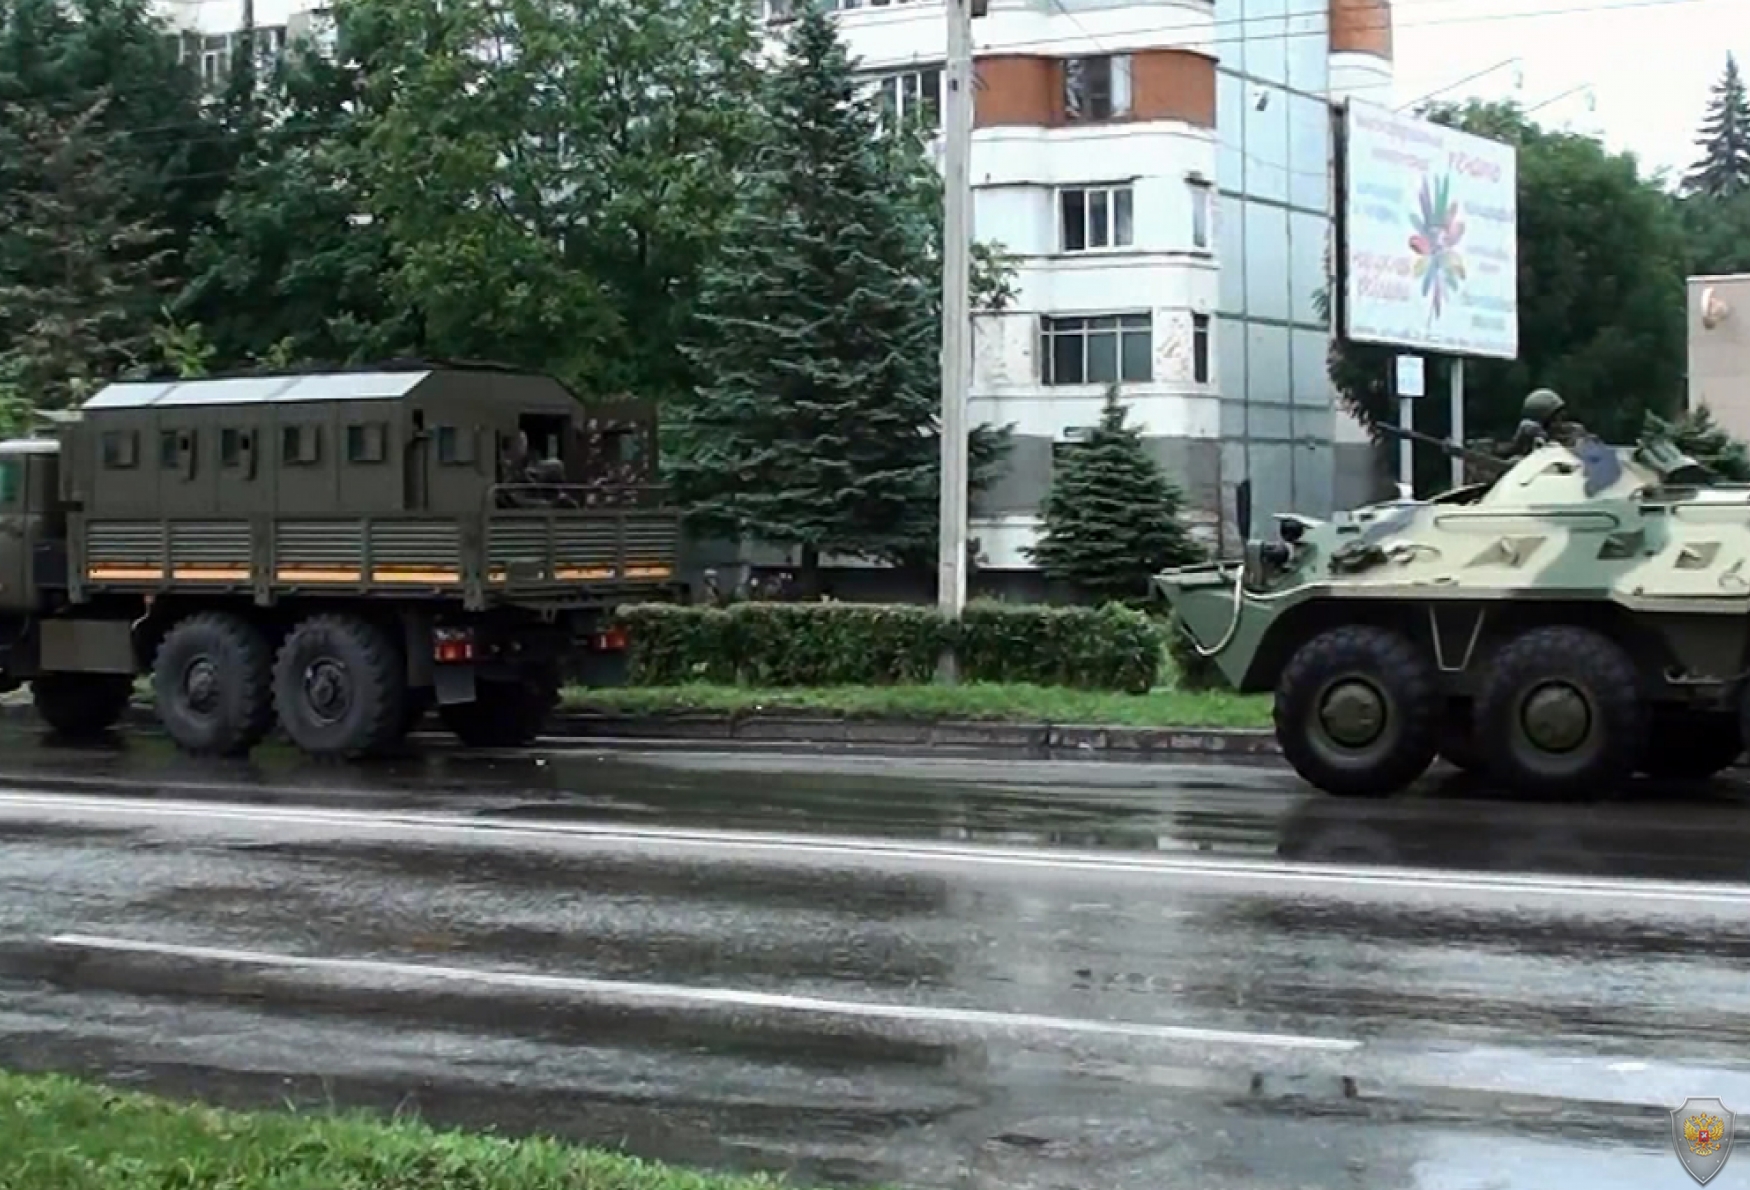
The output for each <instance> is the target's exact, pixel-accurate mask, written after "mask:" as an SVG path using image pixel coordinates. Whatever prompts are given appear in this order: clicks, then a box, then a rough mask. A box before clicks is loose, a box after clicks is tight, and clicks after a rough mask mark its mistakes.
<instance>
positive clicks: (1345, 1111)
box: [0, 734, 1750, 1190]
mask: <svg viewBox="0 0 1750 1190" xmlns="http://www.w3.org/2000/svg"><path fill="white" fill-rule="evenodd" d="M0 758H3V759H0V881H3V882H4V887H5V895H4V896H3V897H0V993H3V994H0V1064H4V1065H12V1066H18V1067H25V1068H31V1067H39V1068H41V1067H53V1068H58V1069H67V1070H76V1071H80V1072H85V1073H90V1074H95V1075H99V1076H102V1077H105V1078H109V1079H112V1080H116V1081H120V1082H137V1083H140V1084H142V1085H147V1086H153V1087H157V1088H160V1089H168V1090H177V1091H181V1090H189V1091H194V1092H198V1093H200V1094H204V1095H209V1096H214V1097H220V1098H225V1099H228V1100H230V1101H233V1102H238V1103H244V1104H248V1103H259V1104H275V1103H279V1102H283V1101H284V1100H285V1099H286V1098H288V1097H289V1098H292V1099H296V1100H300V1101H305V1102H311V1103H320V1102H326V1101H329V1100H334V1099H338V1100H341V1101H344V1102H349V1103H362V1104H370V1105H374V1106H379V1107H382V1108H385V1109H393V1108H396V1107H401V1108H403V1109H405V1108H408V1107H417V1108H418V1110H420V1111H422V1112H423V1113H425V1114H426V1115H428V1116H430V1117H433V1118H438V1119H442V1120H446V1121H453V1122H459V1123H469V1124H487V1123H490V1124H497V1125H499V1126H501V1127H504V1128H506V1129H509V1130H539V1131H548V1132H556V1133H559V1134H562V1135H567V1136H572V1137H576V1138H579V1139H584V1140H590V1141H595V1142H599V1143H607V1144H613V1145H625V1146H628V1147H630V1148H632V1149H634V1150H636V1151H639V1152H643V1153H647V1154H649V1155H653V1156H662V1157H668V1158H672V1159H677V1160H682V1161H694V1162H698V1163H702V1164H710V1165H717V1166H724V1167H735V1168H757V1169H769V1170H775V1171H782V1172H786V1173H788V1174H790V1175H791V1176H792V1177H793V1178H794V1179H795V1180H796V1181H798V1182H800V1183H803V1184H811V1183H813V1184H826V1183H831V1184H863V1183H870V1182H880V1183H884V1184H887V1185H892V1186H916V1187H969V1188H970V1187H977V1188H980V1190H982V1188H986V1187H989V1188H992V1190H994V1188H996V1187H1004V1188H1017V1190H1019V1188H1035V1187H1037V1188H1045V1187H1051V1188H1057V1187H1064V1188H1068V1187H1078V1188H1082V1187H1088V1186H1095V1185H1098V1186H1113V1187H1132V1186H1134V1187H1146V1188H1149V1190H1153V1188H1156V1187H1176V1186H1196V1187H1229V1186H1231V1187H1242V1186H1243V1187H1268V1188H1275V1187H1320V1188H1323V1187H1344V1188H1352V1190H1359V1188H1366V1190H1375V1188H1378V1190H1384V1188H1388V1187H1389V1188H1391V1190H1404V1188H1427V1190H1459V1188H1481V1187H1485V1186H1487V1187H1522V1186H1523V1187H1528V1188H1529V1187H1536V1188H1539V1190H1542V1188H1544V1187H1558V1186H1584V1187H1587V1188H1588V1190H1592V1188H1599V1190H1606V1188H1609V1187H1619V1186H1620V1187H1629V1186H1633V1187H1637V1188H1640V1187H1656V1186H1665V1185H1669V1186H1673V1187H1675V1186H1681V1185H1685V1184H1690V1183H1689V1182H1688V1176H1687V1175H1686V1174H1685V1173H1684V1172H1683V1171H1682V1169H1681V1168H1680V1167H1679V1166H1678V1164H1677V1162H1676V1160H1675V1158H1674V1157H1673V1156H1672V1153H1671V1148H1670V1141H1669V1124H1668V1117H1667V1113H1668V1111H1669V1110H1670V1108H1672V1107H1675V1106H1676V1105H1677V1104H1679V1103H1681V1102H1682V1101H1683V1100H1684V1099H1685V1098H1688V1097H1690V1096H1719V1097H1720V1098H1722V1099H1723V1100H1724V1101H1725V1102H1726V1104H1727V1106H1729V1107H1737V1108H1739V1110H1745V1106H1741V1105H1750V986H1747V985H1746V984H1745V981H1744V979H1743V977H1742V971H1743V969H1744V962H1745V959H1746V957H1750V800H1746V799H1745V798H1743V797H1742V796H1741V792H1740V791H1738V790H1735V789H1733V788H1731V787H1725V788H1721V789H1715V790H1713V791H1712V792H1711V794H1710V795H1709V796H1707V797H1705V798H1698V795H1696V794H1695V793H1693V792H1689V793H1679V792H1676V791H1670V790H1663V791H1660V790H1653V791H1642V792H1641V793H1639V794H1638V795H1637V796H1636V797H1635V798H1633V799H1631V800H1627V801H1623V802H1619V803H1614V804H1610V805H1604V806H1570V807H1561V806H1522V805H1512V804H1506V803H1502V802H1499V801H1490V800H1487V799H1482V798H1479V797H1478V796H1476V794H1475V791H1467V790H1465V789H1464V788H1462V787H1460V786H1456V785H1445V786H1443V785H1440V784H1434V785H1431V786H1430V787H1429V788H1427V789H1426V790H1423V791H1419V793H1418V795H1417V796H1414V797H1411V798H1407V799H1399V800H1395V801H1390V802H1383V803H1346V802H1339V801H1334V800H1331V799H1326V798H1322V797H1315V796H1310V795H1308V794H1307V793H1306V792H1305V790H1304V788H1303V787H1302V786H1300V785H1299V784H1298V783H1297V782H1296V781H1295V780H1294V779H1293V778H1292V777H1290V776H1288V775H1285V774H1283V773H1279V772H1275V771H1272V770H1268V769H1238V768H1216V767H1203V768H1198V767H1181V766H1168V765H1162V764H1150V765H1127V764H1115V763H1110V762H1106V763H1089V764H1071V763H1067V762H1042V763H1013V762H994V763H993V762H982V761H968V760H923V759H893V758H887V759H883V758H874V757H830V758H829V757H821V756H793V757H755V756H750V755H746V754H738V755H709V754H703V753H696V752H687V751H672V752H670V751H653V752H642V753H630V752H615V751H590V750H579V751H575V752H569V753H550V754H546V755H543V756H541V757H538V758H533V759H526V760H525V759H509V760H507V759H486V758H481V757H473V758H465V757H460V756H457V755H456V754H454V753H448V752H435V751H434V752H432V753H430V754H427V755H425V756H423V757H420V758H418V759H409V760H406V761H403V762H399V763H398V764H395V765H391V766H388V767H387V768H384V769H381V770H375V771H372V772H370V773H368V774H367V773H365V772H363V771H360V770H333V769H313V768H308V767H305V766H304V765H303V764H302V762H300V761H298V760H296V759H295V758H293V757H291V756H289V755H280V754H278V753H274V752H272V751H269V752H267V753H266V754H264V756H263V757H262V758H260V759H259V760H258V761H257V762H256V763H254V764H252V765H238V766H227V765H214V764H200V763H196V762H192V761H187V760H182V759H179V758H177V757H175V756H174V755H173V754H172V753H170V752H169V751H168V750H167V749H166V748H165V747H163V746H162V745H160V744H159V743H157V742H156V741H153V740H151V739H145V738H136V739H133V740H130V741H129V742H128V744H127V745H126V746H125V747H123V746H118V747H117V748H116V749H115V750H113V751H110V752H89V751H87V752H70V751H63V750H55V749H50V748H47V747H45V746H43V745H41V744H40V743H39V742H38V741H36V740H35V739H34V737H30V736H24V735H16V734H14V735H7V736H5V737H4V738H0ZM1739 1165H1742V1168H1739V1167H1738V1166H1739ZM1734 1178H1736V1179H1737V1180H1736V1181H1734V1180H1733V1179H1734ZM1713 1184H1714V1185H1727V1186H1732V1185H1750V1162H1747V1161H1746V1159H1745V1157H1744V1155H1740V1157H1739V1159H1738V1161H1737V1162H1734V1163H1731V1164H1728V1166H1727V1167H1726V1169H1725V1171H1724V1172H1723V1173H1722V1174H1721V1175H1720V1177H1719V1178H1718V1179H1716V1181H1715V1182H1714V1183H1713Z"/></svg>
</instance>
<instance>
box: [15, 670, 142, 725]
mask: <svg viewBox="0 0 1750 1190" xmlns="http://www.w3.org/2000/svg"><path fill="white" fill-rule="evenodd" d="M30 694H31V701H32V702H34V703H35V704H36V713H37V715H38V716H39V717H41V719H42V721H43V722H44V723H47V724H48V725H49V730H51V731H53V732H54V733H55V734H56V735H59V736H64V737H66V738H67V739H70V740H82V739H90V738H92V737H93V736H100V735H102V734H103V733H104V732H106V731H108V730H109V729H110V728H112V727H114V726H115V725H116V724H117V723H119V722H120V721H121V717H122V715H123V714H125V713H126V712H127V709H128V703H129V701H131V700H132V698H133V696H134V679H133V677H132V676H131V675H128V674H39V675H37V676H36V677H35V678H32V679H31V683H30Z"/></svg>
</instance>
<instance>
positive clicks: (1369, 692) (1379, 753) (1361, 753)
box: [1274, 624, 1444, 797]
mask: <svg viewBox="0 0 1750 1190" xmlns="http://www.w3.org/2000/svg"><path fill="white" fill-rule="evenodd" d="M1438 691H1439V687H1438V684H1437V682H1436V678H1435V673H1434V667H1433V665H1432V664H1431V663H1430V662H1429V660H1428V659H1427V658H1426V657H1425V656H1423V654H1422V652H1421V651H1420V650H1419V649H1417V648H1416V646H1415V645H1414V644H1413V643H1411V642H1410V641H1409V640H1407V639H1406V638H1405V637H1403V636H1401V635H1400V634H1398V633H1396V632H1392V631H1389V630H1387V629H1384V628H1375V627H1372V626H1370V625H1365V624H1352V625H1347V626H1345V627H1342V628H1333V629H1331V630H1330V631H1328V632H1325V633H1322V634H1320V635H1319V636H1316V637H1314V638H1313V639H1312V640H1310V641H1308V642H1307V643H1306V644H1304V645H1302V646H1301V648H1300V651H1299V652H1297V653H1295V654H1294V656H1293V657H1292V658H1290V659H1289V662H1288V665H1287V666H1286V667H1285V668H1284V669H1283V671H1282V679H1281V681H1279V682H1278V683H1277V685H1276V707H1275V713H1274V717H1275V722H1276V738H1277V740H1278V741H1279V742H1280V743H1281V745H1282V753H1283V755H1284V756H1285V757H1287V758H1288V762H1289V764H1291V765H1293V766H1294V771H1295V772H1297V773H1299V774H1300V775H1301V777H1303V778H1304V779H1305V780H1307V781H1309V782H1311V783H1312V784H1313V785H1316V786H1317V787H1318V788H1320V789H1322V790H1324V791H1325V792H1326V793H1331V794H1335V795H1336V796H1338V797H1385V796H1387V795H1388V794H1392V793H1396V792H1397V791H1399V790H1401V789H1403V788H1405V787H1406V786H1408V785H1410V784H1411V783H1412V782H1414V781H1415V780H1416V779H1417V778H1418V777H1420V776H1421V775H1422V774H1423V773H1425V772H1427V771H1428V766H1429V765H1431V764H1433V763H1434V753H1435V749H1436V748H1437V746H1438V744H1439V738H1440V726H1441V721H1442V717H1443V716H1442V711H1443V710H1444V708H1443V706H1442V704H1441V699H1440V695H1439V692H1438Z"/></svg>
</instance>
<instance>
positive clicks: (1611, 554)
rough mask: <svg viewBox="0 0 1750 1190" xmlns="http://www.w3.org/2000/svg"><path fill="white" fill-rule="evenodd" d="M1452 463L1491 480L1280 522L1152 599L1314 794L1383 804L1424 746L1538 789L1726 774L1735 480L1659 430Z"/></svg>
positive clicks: (1740, 704)
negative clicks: (1269, 723) (1263, 710)
mask: <svg viewBox="0 0 1750 1190" xmlns="http://www.w3.org/2000/svg"><path fill="white" fill-rule="evenodd" d="M1450 451H1451V452H1453V453H1466V452H1462V451H1461V450H1459V448H1450ZM1472 461H1473V462H1479V461H1480V462H1485V463H1488V464H1490V465H1491V466H1492V468H1493V469H1494V470H1495V471H1497V472H1498V474H1496V475H1495V476H1494V477H1493V478H1491V479H1487V480H1484V481H1482V482H1477V483H1472V484H1467V485H1466V486H1464V487H1460V488H1456V489H1454V490H1452V491H1449V492H1446V493H1444V494H1443V495H1440V496H1437V497H1434V498H1433V499H1429V500H1413V499H1407V498H1406V499H1400V500H1397V501H1393V502H1389V503H1383V504H1376V505H1372V506H1369V507H1365V508H1361V509H1357V510H1355V511H1353V512H1350V513H1345V514H1339V515H1337V516H1335V517H1333V518H1332V519H1330V520H1328V521H1326V520H1317V519H1313V518H1310V517H1304V516H1298V515H1292V514H1284V515H1279V516H1278V517H1277V518H1276V522H1277V525H1276V539H1275V540H1270V541H1257V540H1253V541H1248V542H1247V545H1246V548H1245V554H1244V558H1243V560H1242V561H1237V562H1220V563H1212V564H1206V565H1201V566H1191V567H1184V568H1180V569H1175V570H1170V571H1166V572H1164V573H1162V574H1160V575H1159V576H1157V578H1156V579H1155V586H1156V589H1157V591H1158V593H1159V594H1160V595H1161V596H1162V597H1163V598H1164V599H1165V600H1166V602H1167V603H1168V604H1170V605H1171V606H1172V608H1173V609H1174V611H1175V612H1176V613H1177V618H1178V620H1179V622H1180V624H1181V626H1182V627H1183V629H1184V630H1185V631H1186V632H1187V633H1188V635H1189V636H1190V637H1191V639H1192V642H1193V644H1194V645H1195V647H1196V649H1197V651H1198V652H1199V653H1200V654H1202V655H1204V656H1206V657H1209V658H1211V659H1212V660H1213V661H1214V663H1215V664H1216V665H1217V666H1218V667H1219V669H1220V670H1221V671H1222V673H1223V674H1225V675H1226V677H1227V678H1228V679H1229V681H1231V682H1232V683H1233V684H1234V686H1235V687H1236V688H1237V689H1239V690H1241V691H1244V692H1262V691H1273V692H1274V694H1275V710H1274V719H1275V730H1276V736H1277V739H1278V740H1279V741H1280V743H1281V746H1282V750H1283V753H1284V755H1285V756H1286V757H1287V759H1288V761H1289V762H1290V763H1291V764H1292V765H1293V766H1294V768H1295V770H1296V771H1297V772H1299V773H1300V775H1301V776H1302V777H1303V778H1305V779H1306V780H1307V781H1309V782H1311V783H1312V784H1313V785H1316V786H1318V787H1319V788H1321V789H1323V790H1326V791H1328V792H1330V793H1332V794H1337V795H1342V796H1352V797H1377V796H1384V795H1387V794H1390V793H1393V792H1395V791H1397V790H1400V789H1402V788H1404V787H1406V786H1408V785H1409V784H1411V783H1412V782H1414V781H1415V780H1417V779H1418V778H1419V777H1421V776H1422V774H1423V773H1424V772H1425V771H1426V770H1427V769H1428V768H1429V766H1430V765H1431V764H1432V762H1433V760H1434V759H1435V757H1436V756H1437V755H1444V756H1445V757H1446V758H1447V759H1448V760H1449V761H1451V762H1453V763H1455V764H1457V765H1459V766H1460V767H1463V768H1466V769H1471V770H1476V771H1481V772H1484V773H1486V774H1488V775H1489V776H1490V777H1492V778H1493V779H1494V780H1496V781H1498V782H1499V783H1501V784H1502V785H1504V786H1507V787H1509V788H1511V789H1514V790H1516V791H1519V792H1521V793H1524V794H1527V795H1531V796H1536V797H1546V798H1561V797H1567V796H1577V795H1590V794H1597V793H1600V792H1605V791H1608V790H1609V789H1610V788H1612V787H1613V786H1616V785H1618V784H1619V783H1621V782H1623V781H1624V780H1626V779H1627V778H1629V777H1630V776H1631V775H1632V774H1634V773H1636V772H1642V773H1646V774H1649V775H1654V776H1660V777H1666V778H1701V777H1706V776H1710V775H1712V774H1713V773H1715V772H1718V771H1719V770H1721V769H1723V768H1725V767H1727V766H1729V765H1730V764H1731V763H1732V762H1733V761H1734V760H1735V759H1736V758H1737V756H1738V755H1739V753H1740V752H1741V751H1742V750H1743V747H1744V740H1745V738H1746V735H1747V734H1750V704H1747V702H1746V683H1745V678H1746V675H1747V674H1750V486H1746V485H1726V484H1720V483H1714V482H1712V479H1713V477H1712V476H1711V474H1710V473H1709V472H1707V471H1706V469H1705V468H1702V467H1700V466H1699V465H1698V464H1696V463H1695V461H1694V460H1693V459H1690V458H1688V457H1687V456H1685V455H1683V454H1682V453H1681V452H1679V451H1678V450H1677V449H1676V448H1675V447H1674V446H1673V445H1672V444H1671V443H1669V442H1667V441H1663V440H1643V441H1642V442H1641V443H1639V444H1638V445H1637V446H1634V447H1626V448H1625V447H1613V446H1608V445H1605V444H1603V443H1599V442H1596V441H1586V442H1580V443H1577V444H1574V445H1572V446H1567V445H1560V444H1553V443H1551V444H1546V445H1542V446H1540V447H1538V448H1536V449H1535V450H1532V451H1531V452H1530V453H1529V454H1527V455H1525V456H1524V457H1523V458H1520V459H1518V460H1517V461H1515V462H1511V463H1499V462H1496V461H1495V460H1472ZM1245 519H1246V518H1245V516H1244V515H1243V514H1242V521H1243V520H1245Z"/></svg>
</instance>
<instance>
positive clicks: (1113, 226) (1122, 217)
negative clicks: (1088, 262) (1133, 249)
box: [1057, 186, 1136, 252]
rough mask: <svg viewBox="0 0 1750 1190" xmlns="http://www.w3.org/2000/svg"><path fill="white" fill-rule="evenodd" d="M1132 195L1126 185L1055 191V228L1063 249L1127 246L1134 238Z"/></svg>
mask: <svg viewBox="0 0 1750 1190" xmlns="http://www.w3.org/2000/svg"><path fill="white" fill-rule="evenodd" d="M1134 204H1135V194H1134V191H1133V190H1132V189H1131V188H1130V187H1129V186H1075V187H1069V188H1066V189H1064V190H1060V191H1058V199H1057V207H1058V228H1059V234H1060V237H1061V242H1062V244H1063V250H1064V251H1065V252H1089V251H1092V250H1094V249H1096V248H1128V247H1129V246H1130V245H1131V244H1132V243H1134V242H1135V240H1136V228H1135V225H1134V211H1135V206H1134Z"/></svg>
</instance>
